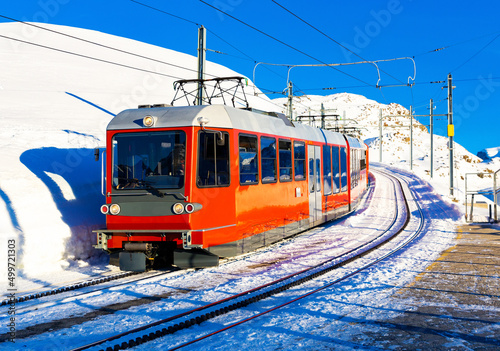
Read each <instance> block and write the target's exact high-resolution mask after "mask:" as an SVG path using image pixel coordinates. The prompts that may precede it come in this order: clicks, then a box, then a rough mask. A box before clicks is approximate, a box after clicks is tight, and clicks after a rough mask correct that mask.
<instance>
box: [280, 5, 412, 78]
mask: <svg viewBox="0 0 500 351" xmlns="http://www.w3.org/2000/svg"><path fill="white" fill-rule="evenodd" d="M271 1H272V2H274V3H275V4H276V5H278V6H279V7H281V8H282V9H283V10H285V11H287V12H288V13H289V14H291V15H292V16H294V17H295V18H297V19H298V20H300V21H301V22H303V23H305V24H306V25H308V26H309V27H311V28H312V29H314V30H315V31H317V32H318V33H320V34H322V35H324V36H325V37H326V38H328V39H330V40H331V41H332V42H334V43H335V44H337V45H339V46H340V47H342V48H344V49H345V50H347V51H349V52H351V53H353V54H354V55H356V56H357V57H359V58H360V59H362V60H363V61H365V62H372V61H370V60H367V59H365V58H364V57H362V56H360V55H359V54H357V53H355V52H354V51H352V50H351V49H349V48H348V47H346V46H345V45H343V44H341V43H340V42H338V41H337V40H335V39H333V38H332V37H330V36H329V35H328V34H326V33H325V32H323V31H321V30H320V29H318V28H316V27H315V26H313V25H312V24H311V23H309V22H308V21H306V20H304V19H303V18H301V17H300V16H298V15H297V14H295V13H293V12H292V11H290V10H289V9H287V8H286V7H284V6H283V5H281V4H280V3H278V2H277V1H275V0H271ZM380 71H382V72H384V73H385V74H387V75H388V76H389V77H391V78H393V79H395V80H397V81H398V82H400V83H401V84H405V83H404V82H402V81H401V80H399V79H398V78H396V77H394V76H393V75H391V74H390V73H387V72H386V71H384V70H382V69H380ZM408 85H409V84H408ZM377 87H378V84H377Z"/></svg>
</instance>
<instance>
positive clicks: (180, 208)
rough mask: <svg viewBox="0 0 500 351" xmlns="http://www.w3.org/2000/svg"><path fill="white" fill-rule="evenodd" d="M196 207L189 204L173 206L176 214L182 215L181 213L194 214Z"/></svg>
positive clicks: (178, 203)
mask: <svg viewBox="0 0 500 351" xmlns="http://www.w3.org/2000/svg"><path fill="white" fill-rule="evenodd" d="M195 209H196V208H195V206H194V205H193V204H191V203H187V204H185V205H184V204H181V203H180V202H177V203H176V204H174V206H172V211H173V212H174V213H175V214H181V213H184V212H186V213H193V212H194V210H195Z"/></svg>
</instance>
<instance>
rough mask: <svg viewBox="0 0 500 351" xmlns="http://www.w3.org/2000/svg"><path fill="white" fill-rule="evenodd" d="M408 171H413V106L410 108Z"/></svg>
mask: <svg viewBox="0 0 500 351" xmlns="http://www.w3.org/2000/svg"><path fill="white" fill-rule="evenodd" d="M410 170H412V171H413V106H410Z"/></svg>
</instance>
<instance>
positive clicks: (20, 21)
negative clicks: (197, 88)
mask: <svg viewBox="0 0 500 351" xmlns="http://www.w3.org/2000/svg"><path fill="white" fill-rule="evenodd" d="M131 1H133V0H131ZM134 2H135V1H134ZM0 17H1V18H5V19H8V20H10V21H14V22H18V23H22V24H24V25H27V26H31V27H34V28H37V29H41V30H44V31H47V32H51V33H55V34H58V35H62V36H65V37H68V38H71V39H75V40H79V41H82V42H85V43H89V44H92V45H96V46H100V47H103V48H106V49H109V50H114V51H117V52H121V53H124V54H127V55H132V56H135V57H139V58H142V59H146V60H149V61H153V62H157V63H161V64H165V65H168V66H172V67H176V68H180V69H184V70H187V71H190V72H195V73H196V72H197V71H196V70H195V69H192V68H188V67H183V66H180V65H176V64H173V63H170V62H166V61H163V60H158V59H155V58H152V57H149V56H144V55H140V54H136V53H133V52H130V51H127V50H123V49H119V48H116V47H112V46H109V45H105V44H101V43H98V42H95V41H92V40H88V39H84V38H81V37H78V36H76V35H71V34H67V33H64V32H60V31H57V30H54V29H51V28H46V27H43V26H39V25H36V24H33V23H29V22H25V21H22V20H18V19H15V18H12V17H8V16H5V15H0ZM208 75H211V74H208ZM211 76H213V75H211ZM214 77H215V76H214Z"/></svg>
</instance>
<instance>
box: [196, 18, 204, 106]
mask: <svg viewBox="0 0 500 351" xmlns="http://www.w3.org/2000/svg"><path fill="white" fill-rule="evenodd" d="M205 54H206V32H205V27H203V26H200V28H198V79H199V81H198V94H197V99H196V104H197V105H203V82H202V80H203V79H205V72H204V70H205Z"/></svg>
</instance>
